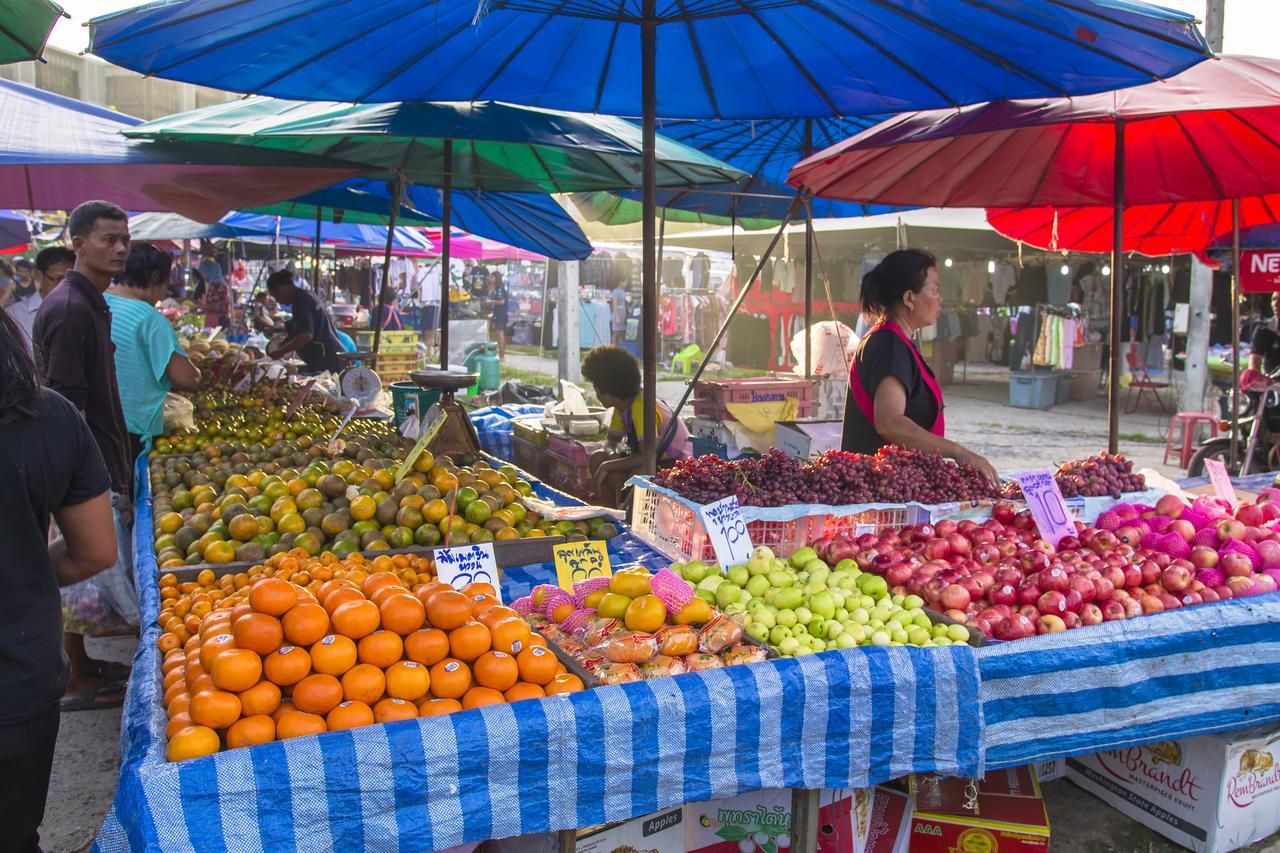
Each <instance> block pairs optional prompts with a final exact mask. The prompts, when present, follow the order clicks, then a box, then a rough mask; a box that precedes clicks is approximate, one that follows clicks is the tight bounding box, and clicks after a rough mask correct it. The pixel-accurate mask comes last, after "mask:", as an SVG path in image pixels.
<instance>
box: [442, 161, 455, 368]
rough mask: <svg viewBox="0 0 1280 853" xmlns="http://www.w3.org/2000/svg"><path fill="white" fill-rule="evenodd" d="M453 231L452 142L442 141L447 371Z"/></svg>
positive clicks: (445, 362)
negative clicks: (450, 258) (450, 246)
mask: <svg viewBox="0 0 1280 853" xmlns="http://www.w3.org/2000/svg"><path fill="white" fill-rule="evenodd" d="M452 229H453V140H452V139H446V140H445V141H444V186H443V187H442V188H441V189H440V275H441V279H440V281H441V282H443V287H442V289H441V294H440V369H441V370H448V369H449V285H450V282H451V276H450V274H449V272H450V271H449V241H450V239H451V237H452V234H451V233H450V232H451V231H452Z"/></svg>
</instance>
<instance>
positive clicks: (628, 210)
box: [570, 192, 781, 231]
mask: <svg viewBox="0 0 1280 853" xmlns="http://www.w3.org/2000/svg"><path fill="white" fill-rule="evenodd" d="M570 198H571V199H572V200H573V204H574V206H575V207H577V208H578V210H579V211H580V212H581V213H582V215H583V216H584V217H586V219H587V221H588V222H599V223H602V224H604V225H634V224H635V223H637V222H639V221H640V220H641V218H642V214H643V212H644V206H643V205H642V204H641V203H640V202H638V201H635V200H634V199H629V198H624V197H623V196H620V195H614V194H613V193H609V192H594V193H574V194H573V195H571V196H570ZM658 213H659V215H660V216H661V217H662V218H663V219H665V220H666V221H667V222H680V223H687V224H693V225H697V224H701V225H720V226H724V225H737V226H738V227H739V228H742V229H744V230H746V231H758V230H761V229H764V228H777V227H778V225H779V223H780V222H781V220H778V219H734V218H733V217H731V216H717V215H715V214H714V213H699V212H697V211H694V210H683V209H681V208H678V207H659V208H658Z"/></svg>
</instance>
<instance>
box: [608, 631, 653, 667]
mask: <svg viewBox="0 0 1280 853" xmlns="http://www.w3.org/2000/svg"><path fill="white" fill-rule="evenodd" d="M657 653H658V641H657V640H656V639H655V638H654V636H653V635H652V634H620V635H618V636H616V637H614V638H613V639H612V640H610V641H609V645H608V646H607V647H606V648H605V657H607V658H609V660H611V661H613V662H614V663H644V662H645V661H647V660H649V659H650V658H652V657H653V656H654V655H656V654H657Z"/></svg>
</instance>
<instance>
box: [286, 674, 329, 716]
mask: <svg viewBox="0 0 1280 853" xmlns="http://www.w3.org/2000/svg"><path fill="white" fill-rule="evenodd" d="M290 698H291V699H292V700H293V704H294V707H296V708H297V709H298V710H299V711H306V712H307V713H308V714H327V713H329V712H330V711H332V710H333V709H334V708H335V707H336V706H337V704H338V703H339V702H341V701H342V685H341V684H340V683H338V679H336V678H334V677H333V676H332V675H325V674H324V673H313V674H312V675H308V676H307V677H306V678H304V679H302V680H301V681H299V682H298V683H297V684H296V685H294V688H293V694H292V696H291V697H290Z"/></svg>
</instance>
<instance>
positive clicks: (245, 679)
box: [209, 649, 262, 693]
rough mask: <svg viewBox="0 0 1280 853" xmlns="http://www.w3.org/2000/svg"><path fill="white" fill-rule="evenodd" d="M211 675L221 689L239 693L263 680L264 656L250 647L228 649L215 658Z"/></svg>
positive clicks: (210, 671)
mask: <svg viewBox="0 0 1280 853" xmlns="http://www.w3.org/2000/svg"><path fill="white" fill-rule="evenodd" d="M209 675H211V676H212V677H213V683H214V685H216V686H217V688H218V689H219V690H229V691H231V692H232V693H239V692H240V691H242V690H248V689H249V688H250V687H252V686H253V685H255V684H257V683H258V682H259V681H261V680H262V658H260V657H258V653H257V652H251V651H249V650H248V649H227V650H226V651H224V652H220V653H219V654H218V656H217V657H215V658H214V659H213V667H212V668H211V669H210V670H209Z"/></svg>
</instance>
